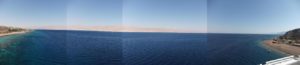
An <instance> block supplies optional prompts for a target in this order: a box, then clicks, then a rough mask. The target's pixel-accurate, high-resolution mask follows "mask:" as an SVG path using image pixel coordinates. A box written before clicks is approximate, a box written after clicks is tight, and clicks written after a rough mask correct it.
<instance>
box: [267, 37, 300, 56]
mask: <svg viewBox="0 0 300 65" xmlns="http://www.w3.org/2000/svg"><path fill="white" fill-rule="evenodd" d="M272 42H273V40H265V41H263V45H264V46H266V48H268V49H271V50H273V51H276V52H279V53H285V54H287V55H300V47H297V46H292V45H288V44H281V43H272Z"/></svg>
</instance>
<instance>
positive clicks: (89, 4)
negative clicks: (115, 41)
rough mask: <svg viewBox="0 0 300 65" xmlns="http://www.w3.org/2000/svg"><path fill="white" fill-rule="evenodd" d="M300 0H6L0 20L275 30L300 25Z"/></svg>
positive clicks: (142, 27)
mask: <svg viewBox="0 0 300 65" xmlns="http://www.w3.org/2000/svg"><path fill="white" fill-rule="evenodd" d="M299 3H300V2H299V1H297V0H276V1H268V0H251V1H248V0H226V1H223V0H43V1H42V0H1V3H0V23H1V24H0V25H7V26H16V27H27V28H32V27H49V26H56V27H62V28H61V29H64V27H73V26H80V27H83V26H86V27H95V26H98V27H99V28H101V27H107V26H117V27H120V26H125V27H128V26H130V27H133V29H134V30H136V31H141V30H143V31H145V30H150V29H149V28H152V29H151V31H153V30H154V29H157V30H156V31H158V32H159V31H162V30H168V31H169V30H174V29H176V30H180V31H182V30H185V31H184V32H200V33H252V34H271V33H272V34H273V33H280V32H285V31H288V30H292V29H295V28H300V26H298V24H299V25H300V22H298V21H300V19H299V17H300V6H299ZM86 27H83V28H84V29H87V28H86ZM75 28H78V29H83V28H79V27H75ZM114 28H116V27H112V28H111V29H112V30H115V29H114ZM97 30H100V29H97ZM103 30H107V29H103ZM119 30H121V29H119ZM122 31H124V30H122ZM131 31H132V30H131Z"/></svg>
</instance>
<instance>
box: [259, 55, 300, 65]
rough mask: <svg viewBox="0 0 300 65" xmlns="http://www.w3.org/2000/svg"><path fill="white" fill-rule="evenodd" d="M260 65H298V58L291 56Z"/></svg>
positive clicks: (299, 61) (299, 59)
mask: <svg viewBox="0 0 300 65" xmlns="http://www.w3.org/2000/svg"><path fill="white" fill-rule="evenodd" d="M260 65H300V56H299V55H293V56H288V57H283V58H279V59H275V60H271V61H267V62H266V63H265V64H260Z"/></svg>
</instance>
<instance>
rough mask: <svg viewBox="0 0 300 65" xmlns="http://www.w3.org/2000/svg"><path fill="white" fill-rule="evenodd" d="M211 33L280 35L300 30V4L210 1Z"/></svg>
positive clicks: (263, 0) (292, 0) (295, 0)
mask: <svg viewBox="0 0 300 65" xmlns="http://www.w3.org/2000/svg"><path fill="white" fill-rule="evenodd" d="M207 4H208V25H207V26H208V28H207V29H208V32H217V33H279V32H284V31H287V30H291V29H294V28H300V0H208V2H207Z"/></svg>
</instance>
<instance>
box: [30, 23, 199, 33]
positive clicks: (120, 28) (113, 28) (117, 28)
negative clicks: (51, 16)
mask: <svg viewBox="0 0 300 65" xmlns="http://www.w3.org/2000/svg"><path fill="white" fill-rule="evenodd" d="M35 29H51V30H88V31H112V32H188V33H197V32H198V31H190V30H179V29H169V28H146V27H134V26H118V25H116V26H81V25H78V26H43V27H35Z"/></svg>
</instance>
